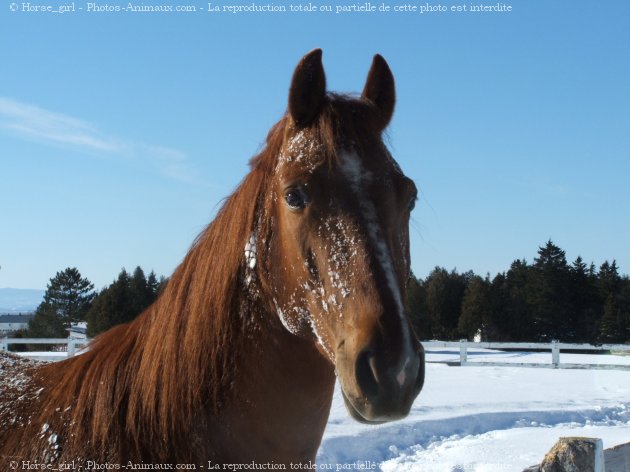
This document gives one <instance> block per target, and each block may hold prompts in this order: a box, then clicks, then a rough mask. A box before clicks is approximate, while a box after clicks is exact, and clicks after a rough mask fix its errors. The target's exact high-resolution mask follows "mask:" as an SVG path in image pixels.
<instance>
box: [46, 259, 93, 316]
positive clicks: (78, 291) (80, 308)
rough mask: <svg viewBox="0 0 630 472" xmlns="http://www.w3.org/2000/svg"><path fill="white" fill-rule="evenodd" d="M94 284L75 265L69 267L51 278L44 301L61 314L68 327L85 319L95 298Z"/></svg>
mask: <svg viewBox="0 0 630 472" xmlns="http://www.w3.org/2000/svg"><path fill="white" fill-rule="evenodd" d="M94 296H95V294H94V285H93V284H92V282H90V281H89V280H88V279H86V278H83V277H81V273H80V272H79V271H78V270H77V269H76V268H74V267H72V268H71V267H68V268H67V269H65V270H64V271H62V272H57V274H56V275H55V276H54V277H53V278H52V279H50V282H49V283H48V286H47V289H46V293H45V294H44V302H43V303H45V304H47V305H49V306H50V307H51V308H52V309H53V310H54V311H55V312H56V314H57V316H59V317H60V318H61V319H62V321H63V324H64V326H65V327H66V328H69V327H70V325H71V323H77V322H79V321H83V320H84V319H85V315H86V314H87V311H88V310H89V308H90V305H91V304H92V300H94Z"/></svg>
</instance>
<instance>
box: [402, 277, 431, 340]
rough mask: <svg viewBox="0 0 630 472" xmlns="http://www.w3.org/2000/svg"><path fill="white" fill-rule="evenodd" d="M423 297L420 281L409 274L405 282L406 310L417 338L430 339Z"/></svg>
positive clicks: (424, 296) (423, 291)
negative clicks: (406, 282)
mask: <svg viewBox="0 0 630 472" xmlns="http://www.w3.org/2000/svg"><path fill="white" fill-rule="evenodd" d="M425 299H426V291H425V288H424V285H423V283H422V281H421V280H418V279H417V278H416V277H415V276H414V275H413V274H411V276H410V278H409V283H408V284H407V310H408V313H409V319H410V321H411V324H412V326H413V328H414V330H415V332H416V336H417V337H418V338H419V339H431V321H430V319H429V316H428V314H427V310H426V306H425Z"/></svg>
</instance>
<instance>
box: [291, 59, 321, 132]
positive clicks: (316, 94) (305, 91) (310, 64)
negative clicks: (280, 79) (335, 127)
mask: <svg viewBox="0 0 630 472" xmlns="http://www.w3.org/2000/svg"><path fill="white" fill-rule="evenodd" d="M325 98H326V76H325V75H324V66H323V65H322V50H321V49H314V50H312V51H311V52H309V53H308V54H307V55H306V56H304V57H303V58H302V60H301V61H300V63H299V64H298V65H297V67H296V68H295V72H293V79H291V88H290V89H289V115H291V118H293V121H294V122H295V123H296V124H297V125H299V126H304V125H308V124H309V123H310V122H311V121H313V119H315V117H316V116H317V114H318V113H319V111H320V109H321V106H322V104H323V103H324V99H325Z"/></svg>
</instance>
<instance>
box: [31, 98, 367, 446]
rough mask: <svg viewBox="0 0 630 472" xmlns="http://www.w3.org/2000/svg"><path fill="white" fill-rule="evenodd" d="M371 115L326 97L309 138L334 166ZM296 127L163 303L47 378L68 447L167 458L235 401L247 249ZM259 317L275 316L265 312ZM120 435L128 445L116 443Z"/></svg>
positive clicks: (230, 202) (193, 255) (283, 125)
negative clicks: (209, 416)
mask: <svg viewBox="0 0 630 472" xmlns="http://www.w3.org/2000/svg"><path fill="white" fill-rule="evenodd" d="M365 106H369V105H364V102H362V101H359V100H355V99H351V98H347V97H341V96H337V95H329V97H328V99H327V100H326V102H325V103H324V105H323V108H322V110H321V112H320V113H319V115H318V118H317V119H316V120H315V122H314V123H312V124H311V125H309V126H308V127H307V128H304V129H303V130H302V132H304V133H308V134H309V136H308V137H309V138H312V139H317V140H318V142H319V143H321V144H322V145H323V152H324V155H325V156H326V159H327V160H328V162H329V163H330V162H332V161H333V160H334V159H335V155H336V148H337V146H338V139H339V134H340V126H341V122H342V121H343V122H344V127H345V126H346V125H347V123H348V118H349V114H353V115H354V114H356V113H357V110H359V113H363V110H364V107H365ZM368 114H369V113H368ZM290 120H291V119H290V118H289V117H288V116H285V117H284V118H282V119H281V120H280V121H279V122H278V123H277V124H276V125H275V126H274V127H273V128H272V129H271V130H270V132H269V134H268V136H267V139H266V145H265V147H264V149H263V150H262V151H261V152H260V153H259V154H258V155H257V156H255V157H254V158H252V160H251V161H250V166H251V172H250V173H249V174H248V175H247V176H246V177H245V178H244V180H243V181H242V182H241V184H240V185H239V186H238V188H237V189H236V190H235V192H234V193H233V194H232V195H231V196H229V197H228V198H227V199H226V200H225V202H224V204H223V206H222V207H221V209H220V210H219V212H218V214H217V216H216V218H215V219H214V221H213V222H212V223H211V224H210V225H209V226H208V227H207V228H206V229H205V230H204V231H203V232H202V233H201V234H200V235H199V237H198V238H197V239H196V241H195V242H194V243H193V245H192V247H191V249H190V251H189V252H188V254H187V255H186V257H185V258H184V261H183V262H182V263H181V264H180V265H179V267H177V269H176V270H175V272H174V273H173V275H172V276H171V278H170V280H169V282H168V285H167V287H166V288H165V290H164V291H163V293H162V294H161V296H160V297H159V299H158V300H157V301H156V302H155V303H154V304H153V305H152V306H151V307H149V308H148V309H147V310H146V311H145V312H144V313H143V314H142V315H141V316H139V317H138V318H137V319H136V320H135V321H133V322H132V323H130V324H128V325H121V326H117V327H115V328H113V329H111V330H110V331H108V332H106V333H104V334H103V335H101V336H100V337H98V338H97V339H96V340H95V341H94V342H93V343H92V345H91V348H90V351H89V352H87V353H85V354H83V355H81V356H78V357H76V358H73V359H71V360H69V361H66V362H65V364H64V365H65V368H64V369H61V370H60V369H59V366H58V365H50V366H47V367H45V368H44V371H43V372H45V373H46V374H47V376H48V377H49V378H50V379H53V380H54V385H55V386H54V387H53V391H52V392H51V396H50V397H49V398H50V401H49V403H48V413H47V414H49V415H51V414H52V411H54V410H56V409H58V408H62V409H63V408H65V407H69V406H71V414H70V415H71V416H70V420H71V421H70V424H71V425H72V426H71V429H70V431H69V436H71V435H72V434H74V436H73V437H68V438H66V440H67V441H73V440H74V441H79V442H82V441H86V440H89V441H90V442H91V444H92V445H93V446H95V447H100V448H105V447H106V446H105V445H106V444H110V445H111V444H112V442H118V446H119V451H129V450H133V451H138V453H139V454H141V455H142V454H143V453H146V454H149V452H148V451H144V452H143V451H142V450H141V446H140V445H141V444H152V448H153V449H152V452H151V453H152V454H153V453H155V452H156V451H161V452H158V455H162V456H163V457H166V456H167V455H168V454H170V453H169V451H173V450H177V448H178V447H179V445H178V440H179V438H180V437H184V436H185V435H183V434H182V432H184V431H186V432H189V430H190V429H191V427H192V426H191V425H194V424H197V423H198V422H199V421H203V418H200V417H197V416H195V412H197V411H199V408H204V409H205V410H207V411H210V412H212V411H215V412H216V411H218V410H219V409H220V408H221V406H222V405H223V404H225V402H226V401H228V400H229V396H230V394H231V392H230V385H231V380H232V378H233V375H234V369H235V368H236V366H237V365H238V362H239V358H241V357H242V356H243V355H244V354H245V353H246V352H247V345H246V343H247V342H248V341H247V340H248V339H249V338H251V336H249V337H248V335H247V333H246V332H245V331H246V327H247V323H245V322H244V320H243V316H245V315H244V314H243V313H241V311H242V309H241V303H242V299H243V294H244V293H245V289H244V283H243V270H244V269H243V268H244V266H245V262H244V247H245V245H246V243H247V241H248V238H249V237H250V235H251V233H252V231H254V230H256V231H257V232H259V234H261V235H263V237H265V238H269V237H271V231H272V227H271V223H270V222H269V218H264V217H261V215H269V214H270V213H271V212H272V208H271V199H270V198H267V195H268V193H269V192H268V189H267V186H268V184H269V182H270V181H271V174H272V172H273V171H274V168H275V165H276V162H277V158H278V155H279V153H280V152H281V150H282V145H283V142H284V138H285V132H286V131H285V130H286V129H287V128H290V127H291V126H292V124H291V121H290ZM355 120H356V117H355ZM369 121H370V120H368V122H369ZM350 122H352V120H350ZM374 126H376V125H374ZM347 131H348V130H347V129H345V128H344V134H346V136H347ZM353 134H356V133H354V132H353ZM351 137H352V136H351ZM353 139H355V140H357V141H359V139H358V137H357V136H355V137H354V138H353ZM356 144H359V143H358V142H357V143H356ZM261 225H262V226H261ZM268 240H269V239H267V241H268ZM261 250H263V251H264V248H261ZM262 259H263V260H262V261H260V264H258V265H257V267H256V270H257V275H258V279H259V283H260V284H261V287H262V290H263V292H264V291H265V285H266V284H267V283H268V282H267V279H266V274H265V272H266V267H269V264H273V261H269V260H264V259H265V258H264V257H263V258H262ZM265 310H266V311H265ZM260 311H261V312H262V313H263V314H264V313H268V312H269V310H268V309H267V308H266V307H264V306H262V307H261V309H260ZM259 315H260V313H259ZM250 355H251V354H250ZM51 383H52V381H51ZM57 411H58V410H57ZM205 427H210V428H211V425H205ZM120 431H125V434H126V436H125V437H122V436H120V437H116V435H118V434H120V433H119V432H120ZM128 441H131V444H129V443H128ZM189 446H190V445H188V448H183V449H190V447H189Z"/></svg>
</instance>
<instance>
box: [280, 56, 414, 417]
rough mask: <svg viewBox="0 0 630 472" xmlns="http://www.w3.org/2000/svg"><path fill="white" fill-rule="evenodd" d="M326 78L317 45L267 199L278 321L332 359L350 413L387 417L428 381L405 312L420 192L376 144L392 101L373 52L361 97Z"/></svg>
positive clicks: (302, 68)
mask: <svg viewBox="0 0 630 472" xmlns="http://www.w3.org/2000/svg"><path fill="white" fill-rule="evenodd" d="M325 82H326V81H325V76H324V71H323V67H322V63H321V51H319V50H316V51H313V52H311V53H310V54H308V55H307V56H305V57H304V59H302V62H300V64H299V65H298V67H297V68H296V71H295V73H294V76H293V81H292V84H291V90H290V97H289V119H288V120H286V125H285V129H284V141H283V145H282V149H281V152H280V155H279V156H278V158H277V162H276V166H275V169H274V172H273V175H274V182H273V184H272V186H271V191H270V195H268V199H269V200H270V207H271V208H272V210H271V213H272V218H274V219H275V222H274V228H275V234H274V235H273V236H272V238H271V240H270V241H269V246H270V249H269V250H270V256H271V261H273V264H271V265H270V275H271V280H272V290H273V295H274V300H273V302H274V305H275V309H276V311H277V314H278V316H279V317H280V319H281V321H282V323H283V324H284V326H285V328H286V329H287V330H289V331H290V332H292V333H294V334H296V335H298V336H302V337H310V338H312V339H313V341H314V342H316V343H317V346H318V349H319V350H320V351H321V353H322V354H323V355H324V356H325V357H327V358H328V359H329V360H330V362H332V363H333V364H334V365H335V370H336V373H337V377H338V379H339V382H340V384H341V387H342V390H343V394H344V399H345V401H346V406H347V407H348V410H349V412H350V413H351V415H352V416H353V417H354V418H355V419H357V420H359V421H363V422H383V421H389V420H394V419H398V418H401V417H404V416H405V415H406V414H407V413H408V412H409V409H410V407H411V404H412V403H413V400H414V399H415V397H416V396H417V395H418V393H419V392H420V390H421V388H422V385H423V381H424V353H423V349H422V346H421V345H420V343H419V342H418V341H417V339H416V337H415V335H414V333H413V330H412V328H411V326H410V323H409V320H408V317H407V313H406V308H405V297H406V291H405V285H406V281H407V279H408V277H409V232H408V228H409V214H410V211H411V209H412V208H413V205H414V202H415V200H416V197H417V190H416V187H415V185H414V183H413V182H412V181H411V180H410V179H409V178H407V177H405V175H404V174H403V173H402V171H401V169H400V167H399V166H398V165H397V164H396V162H395V161H394V159H393V158H392V156H391V155H390V154H389V152H388V150H387V148H386V146H385V145H384V144H383V141H382V136H381V135H382V131H383V129H384V128H385V127H386V126H387V124H388V123H389V120H390V118H391V116H392V113H393V109H394V102H395V91H394V79H393V76H392V74H391V71H390V69H389V67H388V66H387V63H386V62H385V61H384V60H383V59H382V58H381V57H380V56H376V57H375V58H374V62H373V64H372V67H371V69H370V72H369V75H368V78H367V82H366V85H365V88H364V90H363V94H362V96H361V97H360V98H350V97H343V96H337V95H333V94H326V91H325ZM305 368H307V367H306V366H305Z"/></svg>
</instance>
